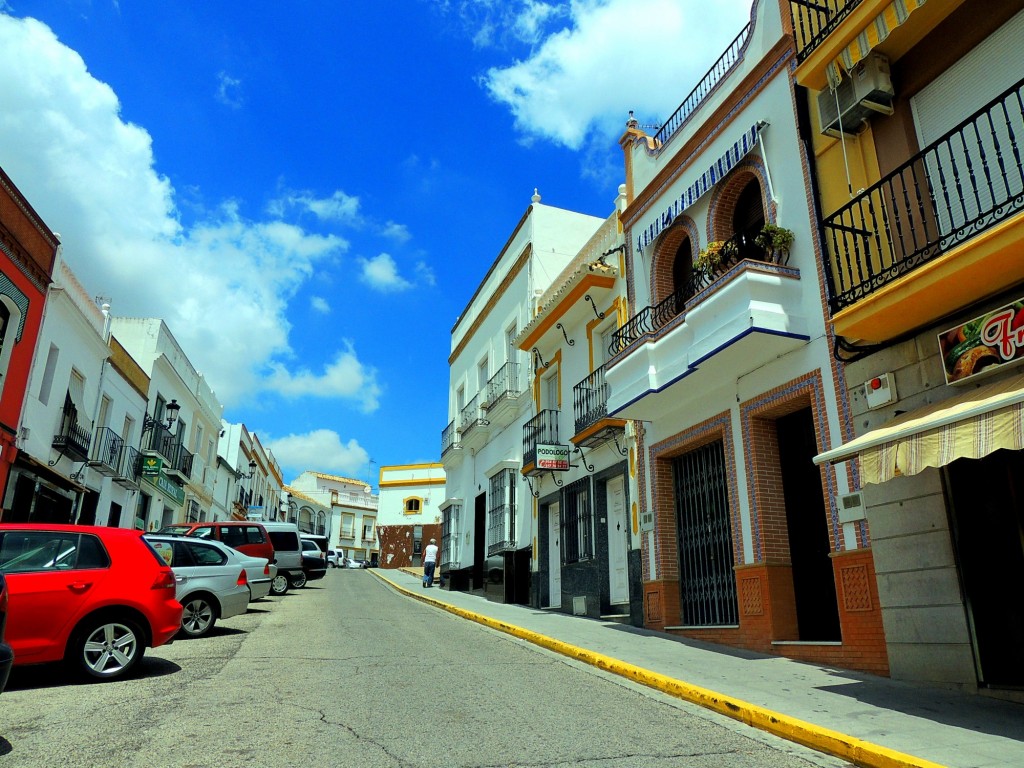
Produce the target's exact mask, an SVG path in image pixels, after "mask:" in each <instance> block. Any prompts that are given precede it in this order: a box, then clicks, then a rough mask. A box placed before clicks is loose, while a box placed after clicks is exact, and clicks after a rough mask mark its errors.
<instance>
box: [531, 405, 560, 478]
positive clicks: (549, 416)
mask: <svg viewBox="0 0 1024 768" xmlns="http://www.w3.org/2000/svg"><path fill="white" fill-rule="evenodd" d="M558 413H559V412H558V411H557V410H553V409H547V410H543V411H541V412H540V413H538V414H537V415H536V416H534V417H533V418H532V419H530V420H529V421H528V422H526V423H525V424H524V425H523V464H524V465H526V464H534V463H536V461H537V446H538V445H549V444H551V445H554V444H557V443H558Z"/></svg>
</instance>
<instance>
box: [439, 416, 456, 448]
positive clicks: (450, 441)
mask: <svg viewBox="0 0 1024 768" xmlns="http://www.w3.org/2000/svg"><path fill="white" fill-rule="evenodd" d="M458 447H459V433H458V432H456V430H455V420H454V419H453V420H452V421H449V422H448V426H447V427H445V428H444V429H442V430H441V455H442V456H444V455H445V454H446V453H448V451H450V450H451V449H452V448H458Z"/></svg>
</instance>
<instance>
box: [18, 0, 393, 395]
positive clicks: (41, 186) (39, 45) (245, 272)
mask: <svg viewBox="0 0 1024 768" xmlns="http://www.w3.org/2000/svg"><path fill="white" fill-rule="evenodd" d="M0 71H2V72H3V73H4V85H3V87H2V88H0V166H3V168H4V170H5V171H6V172H7V173H8V175H9V176H10V177H11V178H12V179H13V180H14V182H15V184H17V185H18V187H19V188H20V190H21V191H22V193H23V194H25V196H26V197H27V199H28V200H29V201H31V203H32V205H33V207H34V208H35V209H36V210H37V211H38V212H39V214H40V216H41V217H42V218H43V220H44V221H45V222H46V224H47V225H48V226H50V227H51V228H52V229H53V230H55V231H57V232H59V233H60V234H61V238H62V242H63V243H64V247H63V253H64V258H65V259H66V260H67V263H68V264H69V266H71V268H72V269H73V270H74V271H75V273H76V274H77V276H78V278H79V280H80V281H81V283H82V284H83V286H85V288H86V289H87V290H88V291H89V292H90V294H93V295H96V294H99V295H103V296H105V297H109V298H110V300H111V306H112V312H113V313H114V314H115V315H120V316H129V317H160V318H163V319H164V320H165V321H166V322H167V325H168V326H169V327H170V329H171V331H172V333H173V334H174V336H175V338H177V340H178V341H179V343H181V345H182V347H183V348H184V349H185V350H187V351H188V354H189V357H190V359H191V360H192V362H193V364H194V365H195V366H196V368H197V369H199V370H200V371H202V372H203V374H204V375H205V376H206V378H207V380H208V381H209V382H210V384H211V385H212V386H213V387H214V389H215V390H216V392H217V396H218V398H219V399H220V401H221V402H222V403H223V404H224V405H226V406H235V405H239V404H240V403H241V402H242V401H244V400H245V399H246V398H249V397H258V396H260V395H261V394H264V393H267V392H272V391H273V387H274V386H276V384H277V382H278V381H279V380H281V379H282V378H283V379H284V380H286V381H291V382H293V383H294V382H303V383H306V384H307V385H308V384H310V383H311V382H313V383H315V386H311V388H312V389H315V390H316V391H317V392H318V393H319V394H320V396H329V397H336V398H341V399H348V400H352V401H355V402H357V403H358V404H359V405H360V407H362V408H364V409H366V408H371V409H372V408H375V407H376V398H377V395H378V394H379V388H378V387H377V386H376V384H375V383H373V377H372V375H371V373H368V372H367V371H366V369H364V367H363V366H362V365H361V364H360V363H358V361H357V360H355V359H354V353H352V351H351V350H350V349H345V350H343V351H342V352H340V353H339V354H338V358H337V360H348V361H349V367H350V368H353V369H354V370H355V374H356V378H357V379H358V380H359V381H367V380H369V381H370V383H371V384H372V386H370V387H369V393H370V394H369V395H367V394H366V393H364V392H360V391H358V387H349V386H342V385H341V384H340V383H339V382H338V379H339V378H341V376H340V374H339V372H338V371H337V370H336V369H335V368H334V367H333V366H335V365H336V364H337V360H336V361H335V363H332V365H331V366H330V367H328V369H327V370H326V371H325V373H324V376H323V381H321V380H318V379H317V377H314V376H312V375H311V374H308V372H301V373H299V374H296V375H294V376H293V375H291V374H288V373H287V372H286V371H285V367H284V364H283V363H282V362H281V361H287V360H291V359H292V358H293V352H292V350H291V347H290V345H289V342H288V334H289V332H290V330H291V326H290V324H289V322H288V320H287V317H286V311H287V306H288V303H289V300H290V299H291V298H292V297H293V296H294V295H295V293H296V291H297V290H298V289H299V287H300V286H302V285H303V284H304V283H305V282H307V281H308V280H309V278H310V276H311V275H312V274H313V272H314V269H315V268H316V265H317V264H318V263H319V262H321V261H324V260H326V259H329V258H332V257H336V256H337V255H339V254H342V253H344V252H345V250H346V249H347V248H348V243H347V242H346V241H345V240H344V239H342V238H339V237H337V236H333V235H320V234H313V233H310V232H308V231H306V230H304V229H303V228H302V227H300V226H297V225H294V224H290V223H288V222H285V221H281V220H275V219H270V220H266V221H252V220H248V219H246V218H245V217H243V216H242V215H241V213H240V212H239V206H238V205H237V204H235V203H234V202H232V201H228V202H226V203H224V204H223V205H222V206H221V207H220V208H219V209H218V210H215V211H213V212H210V213H209V214H207V215H206V216H205V217H204V218H203V219H202V220H201V221H199V223H197V224H195V225H191V226H189V227H187V228H186V227H183V226H182V224H181V222H180V221H179V218H178V211H177V209H176V207H175V205H174V190H173V189H172V187H171V185H170V183H169V181H168V180H167V178H165V177H163V176H161V175H160V174H159V173H157V171H156V170H155V167H154V157H153V150H152V145H151V139H150V136H149V134H148V133H147V132H146V131H145V130H144V129H142V128H140V127H139V126H136V125H132V124H130V123H126V122H124V120H123V119H122V118H121V115H120V104H119V103H118V99H117V96H116V95H115V94H114V92H113V91H112V90H111V88H110V87H109V86H107V85H106V84H105V83H101V82H99V81H98V80H96V79H95V78H93V77H92V76H91V75H90V74H89V72H88V71H87V69H86V66H85V63H84V62H83V61H82V58H81V57H80V56H79V55H78V54H77V53H75V52H74V51H72V50H70V49H69V48H67V47H66V46H64V45H63V44H62V43H60V42H59V41H58V40H57V38H56V37H55V35H54V34H53V32H52V31H51V30H50V29H49V28H48V27H47V26H45V25H44V24H42V23H40V22H38V21H36V20H34V19H16V18H12V17H10V16H7V15H3V14H0ZM335 198H337V199H336V200H335V202H336V203H337V204H338V205H340V206H341V207H342V208H345V207H346V206H348V208H349V210H351V209H352V204H351V202H350V199H349V198H348V197H347V196H342V197H338V196H337V195H335ZM332 199H334V198H332ZM328 207H329V206H328ZM352 361H354V364H353V362H352ZM267 370H271V371H273V373H274V376H272V377H271V379H270V380H269V381H268V380H267V379H265V378H264V374H265V373H266V372H267Z"/></svg>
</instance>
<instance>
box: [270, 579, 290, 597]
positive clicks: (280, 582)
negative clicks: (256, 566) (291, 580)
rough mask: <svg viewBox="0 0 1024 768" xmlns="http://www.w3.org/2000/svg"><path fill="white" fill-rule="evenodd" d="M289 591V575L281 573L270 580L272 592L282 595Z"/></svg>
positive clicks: (277, 595) (278, 595) (275, 594)
mask: <svg viewBox="0 0 1024 768" xmlns="http://www.w3.org/2000/svg"><path fill="white" fill-rule="evenodd" d="M287 591H288V577H287V576H286V575H285V574H283V573H279V574H277V576H275V577H274V580H273V581H271V582H270V594H272V595H274V596H276V597H280V596H281V595H283V594H284V593H285V592H287Z"/></svg>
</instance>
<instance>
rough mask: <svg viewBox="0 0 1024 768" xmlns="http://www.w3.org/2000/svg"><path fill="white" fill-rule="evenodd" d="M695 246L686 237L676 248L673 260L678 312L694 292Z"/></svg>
mask: <svg viewBox="0 0 1024 768" xmlns="http://www.w3.org/2000/svg"><path fill="white" fill-rule="evenodd" d="M692 283H693V247H692V246H691V245H690V238H689V237H684V238H683V241H682V242H681V243H680V244H679V247H678V248H676V255H675V258H674V259H673V260H672V292H673V294H674V295H675V297H676V312H682V311H683V307H684V306H685V305H686V300H687V299H688V298H690V296H691V295H692V294H693V288H692Z"/></svg>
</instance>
